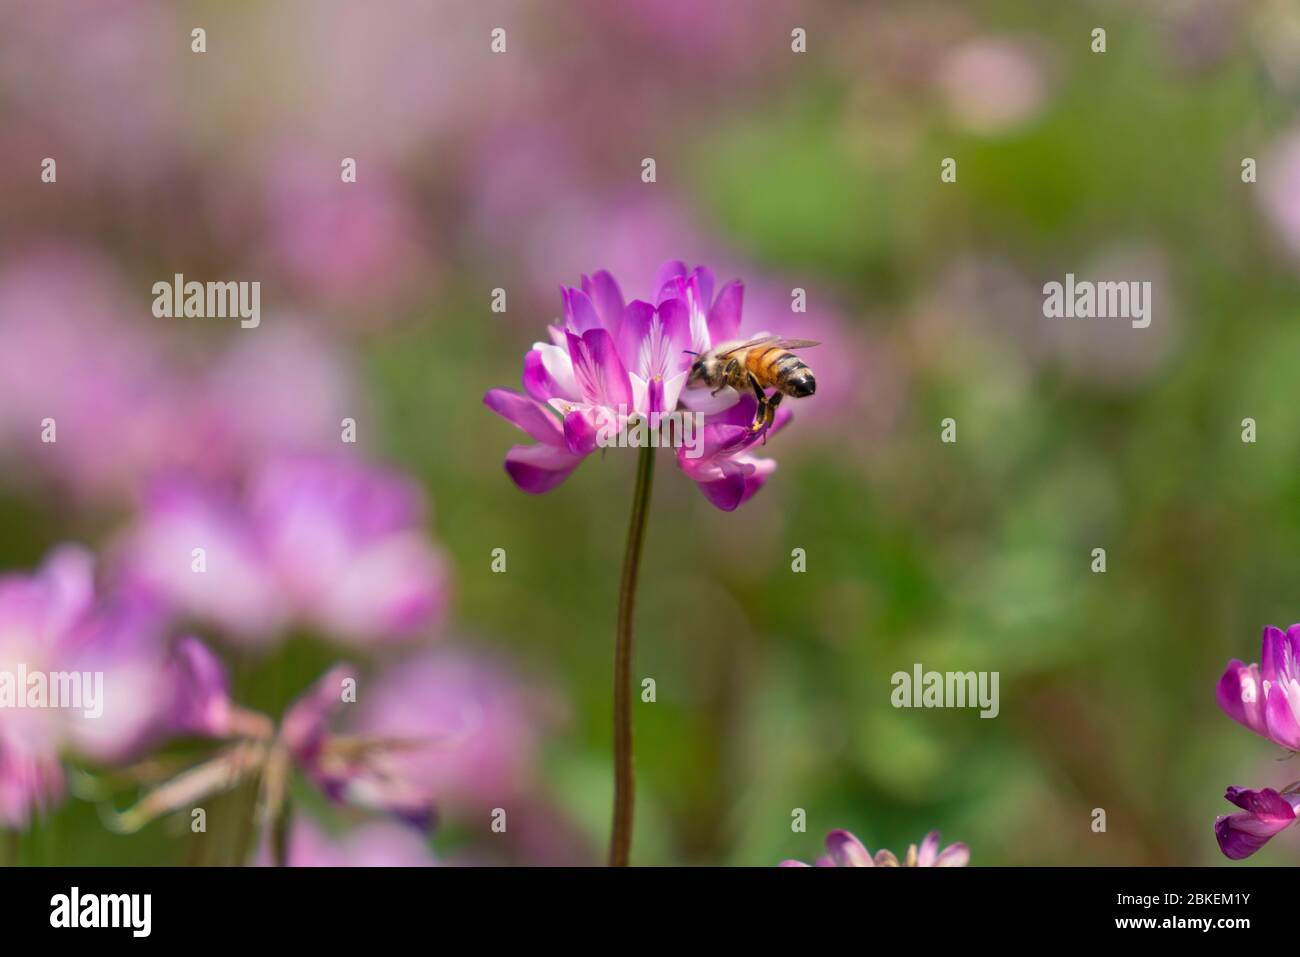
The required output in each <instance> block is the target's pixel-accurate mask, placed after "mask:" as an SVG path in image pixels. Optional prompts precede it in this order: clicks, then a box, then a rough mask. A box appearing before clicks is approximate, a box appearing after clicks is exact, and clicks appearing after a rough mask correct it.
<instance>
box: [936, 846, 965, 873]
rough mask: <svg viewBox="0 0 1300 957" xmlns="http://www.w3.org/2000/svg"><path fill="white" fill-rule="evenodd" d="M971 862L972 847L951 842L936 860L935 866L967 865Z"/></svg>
mask: <svg viewBox="0 0 1300 957" xmlns="http://www.w3.org/2000/svg"><path fill="white" fill-rule="evenodd" d="M968 863H970V848H968V847H967V846H966V845H965V844H961V843H957V844H949V845H948V846H947V847H945V848H944V849H943V850H942V851H940V852H939V856H938V857H936V858H935V860H934V866H935V867H965V866H966V865H967V864H968Z"/></svg>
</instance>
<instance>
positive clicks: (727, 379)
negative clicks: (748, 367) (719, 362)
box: [709, 359, 740, 395]
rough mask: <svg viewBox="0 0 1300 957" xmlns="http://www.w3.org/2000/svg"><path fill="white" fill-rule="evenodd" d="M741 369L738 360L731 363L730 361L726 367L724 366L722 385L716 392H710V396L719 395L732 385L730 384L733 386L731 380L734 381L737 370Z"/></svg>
mask: <svg viewBox="0 0 1300 957" xmlns="http://www.w3.org/2000/svg"><path fill="white" fill-rule="evenodd" d="M739 368H740V363H739V362H738V361H737V360H735V359H732V360H730V361H729V362H728V363H727V364H726V365H725V366H723V367H722V385H720V386H718V387H717V388H716V389H714V390H713V391H712V392H710V393H709V394H710V395H717V394H718V393H719V392H721V391H722V390H723V389H725V388H726V387H727V386H728V385H730V384H731V379H732V377H733V376H734V375H735V373H736V370H737V369H739Z"/></svg>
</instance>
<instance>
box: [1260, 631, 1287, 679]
mask: <svg viewBox="0 0 1300 957" xmlns="http://www.w3.org/2000/svg"><path fill="white" fill-rule="evenodd" d="M1290 650H1291V642H1290V641H1289V640H1288V639H1287V636H1286V634H1285V633H1284V632H1283V631H1282V629H1281V628H1274V627H1273V626H1272V625H1269V626H1268V627H1267V628H1265V629H1264V646H1263V648H1262V649H1261V650H1260V653H1259V674H1260V677H1262V678H1263V679H1264V680H1265V681H1276V680H1277V676H1278V673H1279V672H1282V671H1283V670H1284V668H1285V664H1286V657H1287V654H1288V653H1289V652H1290Z"/></svg>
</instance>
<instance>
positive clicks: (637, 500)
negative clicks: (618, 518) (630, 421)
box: [609, 446, 655, 867]
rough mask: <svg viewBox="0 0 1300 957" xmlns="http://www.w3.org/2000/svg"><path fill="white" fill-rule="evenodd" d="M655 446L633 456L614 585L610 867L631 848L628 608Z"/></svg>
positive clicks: (632, 785)
mask: <svg viewBox="0 0 1300 957" xmlns="http://www.w3.org/2000/svg"><path fill="white" fill-rule="evenodd" d="M654 465H655V450H654V449H653V448H652V447H649V446H647V447H645V448H643V449H641V456H640V458H639V459H638V460H637V468H636V491H635V492H633V495H632V518H631V521H630V522H629V523H628V529H627V547H626V549H625V550H624V552H623V578H622V581H621V582H620V584H619V589H618V634H617V637H616V639H615V645H614V826H613V830H612V833H611V835H610V841H609V864H610V867H627V864H628V856H629V854H630V853H631V849H632V807H633V804H634V801H635V788H636V785H635V780H634V775H633V769H632V613H633V609H634V606H635V605H636V583H637V572H639V571H640V569H641V546H642V544H643V543H644V541H645V526H646V517H647V516H648V515H649V514H650V489H651V486H652V485H653V484H654Z"/></svg>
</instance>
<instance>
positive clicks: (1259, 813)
mask: <svg viewBox="0 0 1300 957" xmlns="http://www.w3.org/2000/svg"><path fill="white" fill-rule="evenodd" d="M1224 797H1225V798H1227V800H1229V801H1231V802H1232V803H1233V804H1235V805H1237V807H1239V808H1242V810H1241V811H1239V812H1237V813H1236V814H1227V815H1224V816H1222V817H1220V818H1218V819H1216V820H1215V822H1214V836H1215V837H1216V838H1217V839H1218V841H1219V849H1220V850H1221V851H1223V854H1224V856H1225V857H1228V858H1230V859H1231V860H1234V861H1240V860H1242V859H1243V858H1247V857H1250V855H1252V854H1254V853H1255V852H1256V851H1258V850H1259V849H1260V848H1261V847H1263V846H1264V845H1265V844H1267V843H1268V842H1269V840H1270V839H1271V838H1272V837H1273V835H1275V834H1278V833H1280V832H1281V831H1284V830H1286V829H1287V828H1288V827H1290V826H1291V825H1292V824H1294V823H1295V822H1296V814H1297V811H1298V810H1300V793H1297V792H1296V791H1295V790H1288V791H1283V792H1282V793H1280V794H1279V793H1278V792H1277V791H1274V790H1273V789H1272V788H1263V789H1262V790H1259V791H1251V790H1249V789H1247V788H1239V787H1230V788H1228V792H1227V793H1226V794H1225V795H1224Z"/></svg>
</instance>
